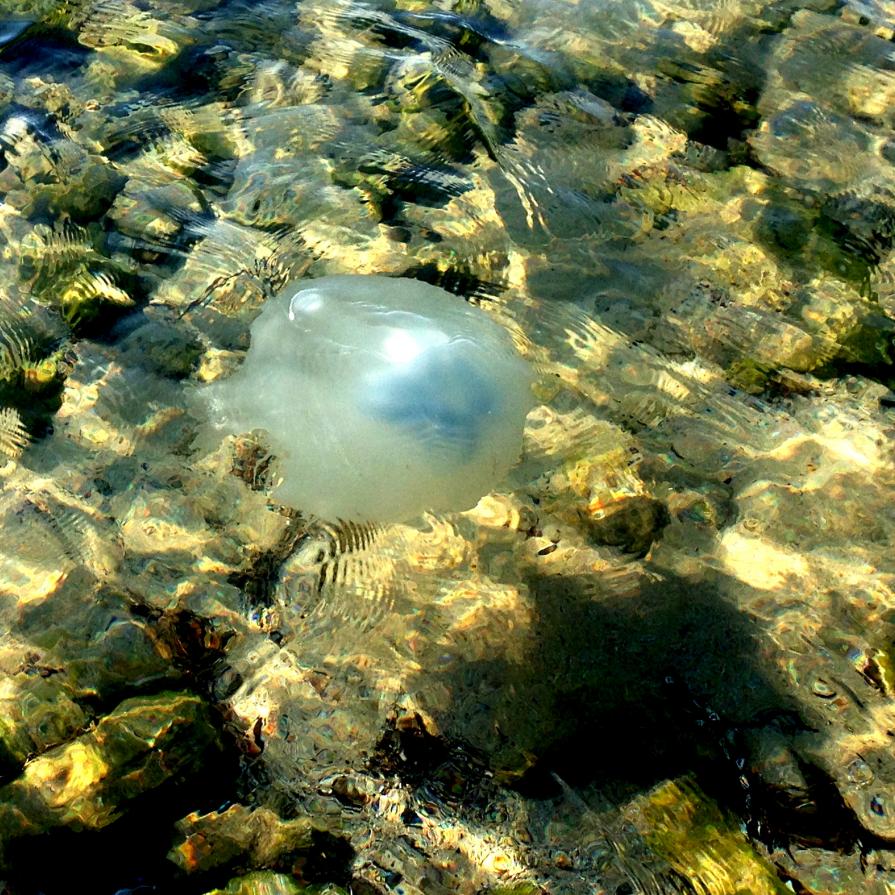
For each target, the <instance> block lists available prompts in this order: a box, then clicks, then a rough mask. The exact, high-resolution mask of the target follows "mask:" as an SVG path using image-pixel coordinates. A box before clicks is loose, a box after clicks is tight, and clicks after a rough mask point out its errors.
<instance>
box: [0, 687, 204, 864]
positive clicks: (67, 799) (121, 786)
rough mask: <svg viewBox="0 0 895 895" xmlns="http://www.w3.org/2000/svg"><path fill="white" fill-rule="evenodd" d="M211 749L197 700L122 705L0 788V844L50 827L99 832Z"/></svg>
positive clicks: (167, 698)
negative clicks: (139, 798) (91, 728)
mask: <svg viewBox="0 0 895 895" xmlns="http://www.w3.org/2000/svg"><path fill="white" fill-rule="evenodd" d="M219 748H220V746H219V744H218V738H217V733H216V731H215V730H214V728H213V727H212V725H211V721H210V717H209V712H208V709H207V708H206V707H205V705H204V704H203V703H202V701H201V700H200V699H199V698H198V697H196V696H193V695H191V694H185V693H165V694H161V695H158V696H138V697H134V698H132V699H126V700H124V701H123V702H122V703H121V704H120V705H119V706H118V707H117V708H116V709H115V710H114V711H112V712H111V713H110V714H108V715H106V716H105V717H104V718H102V719H101V720H100V721H99V723H98V724H97V725H96V727H95V728H94V729H93V730H91V731H90V732H88V733H85V734H83V735H82V736H80V737H78V738H77V739H75V740H73V741H71V742H70V743H66V744H64V745H61V746H57V747H55V748H53V749H50V750H49V751H47V752H44V753H43V754H42V755H40V756H39V757H38V758H35V759H34V760H33V761H31V762H29V763H28V764H27V765H26V767H25V769H24V771H23V772H22V774H21V776H20V777H18V778H17V779H16V780H14V781H12V782H11V783H8V784H6V785H5V786H4V787H2V789H0V838H2V841H3V843H4V846H6V847H9V845H10V843H12V842H14V840H15V839H17V838H19V837H22V836H36V835H40V834H42V833H45V832H48V831H49V830H52V829H54V828H56V827H68V828H70V829H72V830H99V829H102V828H103V827H106V826H108V825H109V824H111V823H112V822H113V821H115V820H116V819H118V818H119V817H120V816H121V815H122V813H123V812H124V811H125V810H126V808H127V803H128V802H130V801H131V800H132V799H135V798H137V797H138V796H140V795H143V794H145V793H147V792H150V791H152V790H155V789H157V788H158V787H160V786H162V785H164V784H167V783H171V782H176V781H179V780H183V779H185V778H188V777H190V776H191V775H192V774H194V773H196V772H197V771H198V770H199V769H200V768H201V767H202V766H203V765H204V764H205V763H206V762H207V761H208V757H209V753H215V752H217V751H218V750H219Z"/></svg>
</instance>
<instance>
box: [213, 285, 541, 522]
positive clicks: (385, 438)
mask: <svg viewBox="0 0 895 895" xmlns="http://www.w3.org/2000/svg"><path fill="white" fill-rule="evenodd" d="M251 335H252V338H251V346H250V348H249V351H248V354H247V356H246V359H245V361H244V362H243V364H242V366H241V367H240V368H239V370H238V371H237V372H236V373H235V374H234V375H233V376H231V377H230V378H228V379H226V380H224V381H222V382H219V383H215V384H214V385H211V386H209V387H208V388H207V396H208V398H209V403H210V407H211V411H212V423H213V425H214V426H215V427H216V428H217V429H219V430H221V431H224V432H229V433H232V434H238V433H240V432H247V431H250V430H253V429H263V430H265V431H266V433H267V437H268V440H269V442H270V445H271V448H272V449H273V451H274V453H275V454H276V455H277V458H278V464H279V465H278V472H279V475H280V477H281V479H282V481H281V483H280V484H279V485H278V486H277V488H276V490H275V492H274V496H275V497H276V498H277V499H278V500H280V501H281V502H282V503H284V504H288V505H290V506H294V507H295V508H297V509H299V510H302V511H303V512H306V513H311V514H314V515H317V516H320V517H322V518H324V519H330V520H335V519H346V520H348V519H350V520H356V521H361V520H365V521H377V522H389V521H397V520H402V519H407V518H409V517H412V516H415V515H417V514H418V513H420V512H422V511H424V510H431V511H453V510H465V509H469V508H470V507H472V506H474V505H475V503H476V502H477V501H478V499H479V498H480V497H481V496H482V495H484V494H486V493H487V492H488V491H490V490H491V489H492V488H493V487H494V486H495V485H497V484H498V483H499V481H500V480H501V479H502V478H503V476H504V475H505V474H506V472H507V471H508V470H509V469H510V467H511V466H512V465H513V464H514V463H515V462H516V459H517V458H518V456H519V452H520V450H521V445H522V430H523V427H524V424H525V417H526V415H527V413H528V411H529V410H530V409H531V407H532V405H533V399H532V393H531V384H532V380H533V374H532V370H531V367H530V366H529V364H528V363H527V362H526V361H525V360H523V359H522V358H521V357H520V356H519V354H518V353H517V352H516V349H515V348H514V346H513V343H512V340H511V339H510V337H509V335H508V333H507V332H506V330H504V328H503V327H501V326H500V325H499V324H498V323H496V322H494V321H493V320H491V318H490V317H488V315H487V314H485V312H484V311H482V310H480V309H479V308H476V307H473V306H471V305H468V304H467V303H466V302H465V301H463V299H461V298H458V297H457V296H456V295H452V294H451V293H449V292H445V291H444V290H443V289H439V288H437V287H436V286H430V285H428V284H427V283H422V282H419V281H417V280H411V279H393V278H390V277H379V276H338V277H325V278H323V279H319V280H305V281H302V282H299V283H293V284H291V285H289V286H287V287H286V288H285V289H284V290H283V291H282V292H281V293H280V294H279V295H278V296H276V297H275V298H274V299H272V300H270V301H269V302H268V303H267V304H266V305H265V307H264V309H263V310H262V312H261V315H260V316H259V317H258V319H257V320H256V321H255V322H254V324H253V325H252V334H251Z"/></svg>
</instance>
